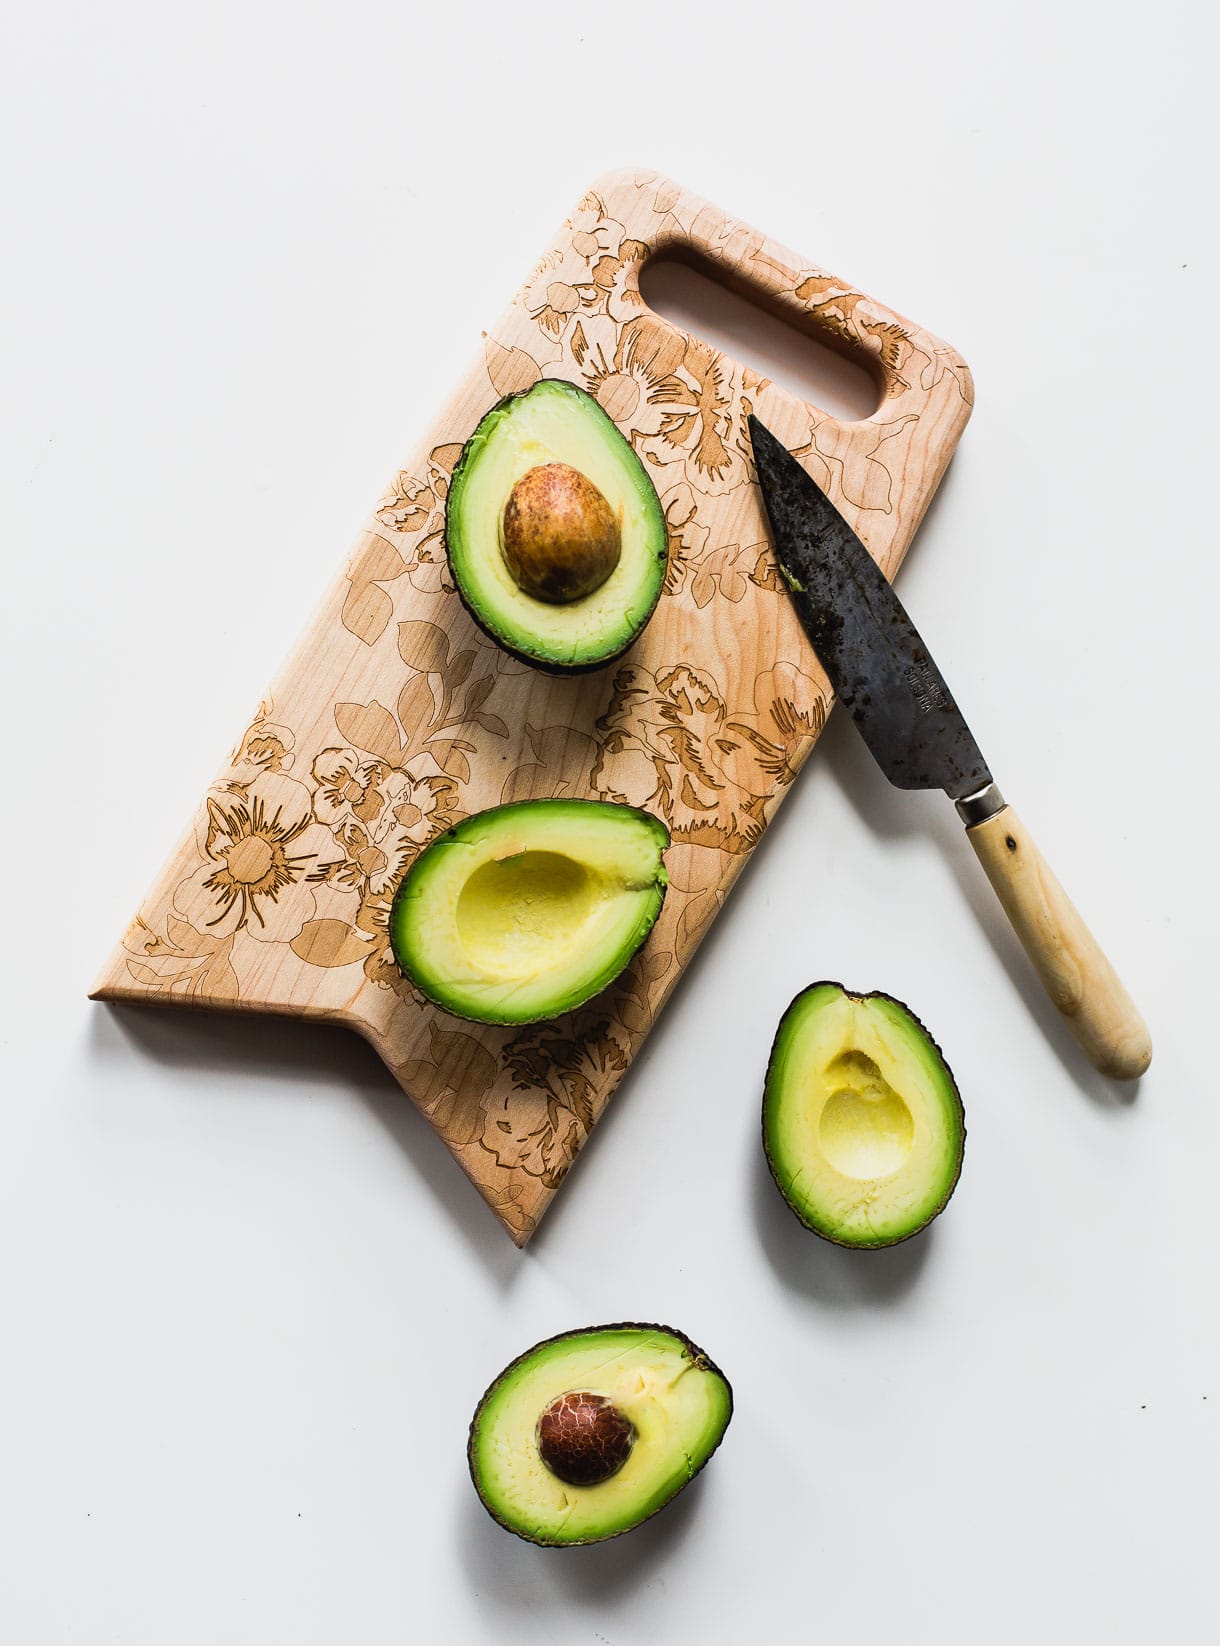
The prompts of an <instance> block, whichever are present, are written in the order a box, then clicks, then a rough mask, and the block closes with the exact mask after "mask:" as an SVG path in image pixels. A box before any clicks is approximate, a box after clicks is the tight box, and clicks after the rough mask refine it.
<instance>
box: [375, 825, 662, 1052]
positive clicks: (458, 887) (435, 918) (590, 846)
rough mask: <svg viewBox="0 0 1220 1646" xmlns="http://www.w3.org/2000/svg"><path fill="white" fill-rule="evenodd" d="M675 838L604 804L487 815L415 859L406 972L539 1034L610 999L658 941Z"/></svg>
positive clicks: (404, 949)
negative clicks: (653, 935)
mask: <svg viewBox="0 0 1220 1646" xmlns="http://www.w3.org/2000/svg"><path fill="white" fill-rule="evenodd" d="M668 845H669V830H668V829H667V828H666V827H665V825H664V823H662V822H661V821H660V819H659V818H656V817H653V816H652V814H651V813H650V812H643V811H638V810H637V809H636V808H635V807H634V806H620V805H616V804H613V803H612V802H610V801H604V800H521V801H517V802H515V803H514V804H512V805H508V806H496V807H493V808H492V809H491V810H490V811H485V812H477V813H476V814H475V815H474V816H473V817H468V818H467V819H466V820H465V822H463V823H459V824H458V825H457V826H456V827H455V828H452V829H450V830H449V832H448V833H447V834H443V835H440V836H438V838H437V839H436V840H434V841H433V842H432V844H431V845H430V846H428V847H426V848H425V849H424V851H422V852H421V853H420V855H419V856H418V857H417V858H416V859H415V861H414V863H413V864H412V865H411V867H410V869H409V870H408V872H407V875H406V877H405V878H404V880H403V881H402V884H401V885H400V886H399V888H398V891H397V893H396V895H395V898H394V903H393V906H392V908H391V910H390V943H391V946H392V947H393V950H394V957H395V959H396V960H397V961H398V964H399V966H400V968H401V969H402V971H403V972H404V973H405V974H406V975H407V977H409V978H410V980H411V981H412V982H413V983H414V984H415V986H416V987H417V988H418V989H420V990H421V991H422V992H423V993H424V994H426V995H427V996H428V998H429V1000H431V1001H433V1002H434V1003H435V1004H436V1005H438V1006H442V1007H444V1009H445V1010H446V1011H447V1012H452V1013H454V1015H455V1016H457V1017H468V1018H473V1019H474V1020H475V1021H476V1022H480V1023H537V1022H541V1021H543V1020H544V1019H547V1018H552V1017H558V1016H559V1015H560V1014H561V1013H562V1012H568V1011H571V1010H572V1009H573V1008H574V1007H576V1006H580V1005H583V1003H584V1002H585V1001H586V1000H590V999H592V997H593V996H594V995H595V994H599V993H600V992H601V991H602V989H604V988H605V987H606V986H607V984H609V983H611V982H613V980H614V979H615V978H616V977H617V976H618V974H619V973H620V972H621V971H622V969H623V967H624V966H625V965H626V964H627V962H628V961H629V960H630V959H631V957H632V955H633V954H634V953H635V951H636V950H637V949H638V948H639V946H640V944H641V943H642V942H643V941H644V939H645V938H646V937H647V936H648V933H649V932H650V931H651V930H652V926H653V923H654V921H655V920H656V918H657V915H658V914H659V913H660V912H661V905H662V903H663V902H664V901H665V889H666V886H667V884H668V882H667V877H666V874H665V866H664V864H663V863H662V861H661V858H662V853H663V852H664V851H665V848H666V847H667V846H668Z"/></svg>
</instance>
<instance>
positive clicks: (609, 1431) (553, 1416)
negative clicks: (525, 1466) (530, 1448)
mask: <svg viewBox="0 0 1220 1646" xmlns="http://www.w3.org/2000/svg"><path fill="white" fill-rule="evenodd" d="M634 1445H635V1427H634V1425H633V1424H632V1423H631V1421H630V1419H628V1418H626V1417H624V1416H623V1414H622V1412H620V1411H619V1409H618V1407H617V1406H615V1405H614V1404H613V1403H612V1402H611V1401H609V1400H607V1399H606V1397H605V1395H595V1394H589V1393H587V1392H585V1391H580V1392H571V1393H568V1394H563V1395H559V1396H558V1397H557V1398H556V1399H555V1400H552V1402H551V1404H550V1405H549V1406H548V1407H547V1408H546V1410H545V1411H544V1412H543V1414H542V1416H541V1417H540V1418H539V1419H538V1454H539V1456H540V1457H541V1458H542V1461H543V1462H544V1463H545V1464H546V1466H547V1468H548V1469H549V1470H550V1471H551V1473H552V1474H553V1475H556V1476H557V1477H558V1478H559V1479H560V1480H562V1481H563V1482H564V1483H565V1484H566V1485H568V1486H599V1485H600V1484H601V1482H602V1481H603V1480H609V1479H610V1477H611V1476H612V1475H616V1474H617V1473H618V1472H619V1470H620V1469H621V1468H622V1467H623V1464H624V1463H626V1461H627V1459H628V1458H629V1457H630V1456H631V1448H632V1447H633V1446H634Z"/></svg>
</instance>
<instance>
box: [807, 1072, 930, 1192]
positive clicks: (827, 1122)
mask: <svg viewBox="0 0 1220 1646" xmlns="http://www.w3.org/2000/svg"><path fill="white" fill-rule="evenodd" d="M823 1078H824V1079H825V1081H826V1083H827V1084H828V1085H829V1086H830V1087H831V1088H832V1090H831V1095H830V1097H829V1099H828V1100H827V1102H826V1105H825V1107H824V1108H823V1109H822V1114H821V1119H820V1121H819V1124H818V1133H819V1137H820V1139H821V1144H822V1153H823V1154H824V1155H825V1156H826V1159H827V1160H828V1161H829V1162H830V1164H831V1165H832V1166H833V1167H834V1169H835V1171H837V1172H842V1174H843V1176H844V1177H854V1178H857V1179H861V1180H863V1179H866V1178H881V1177H891V1176H892V1175H893V1174H894V1173H895V1172H896V1171H898V1170H899V1169H900V1167H901V1166H902V1165H903V1164H904V1162H905V1161H906V1158H907V1156H908V1155H909V1154H910V1152H911V1149H912V1147H913V1146H914V1142H915V1122H914V1119H913V1118H912V1115H911V1111H910V1109H909V1108H908V1107H907V1105H906V1103H905V1102H904V1100H903V1098H902V1096H901V1094H900V1093H899V1092H896V1091H895V1090H894V1088H893V1087H892V1086H891V1085H890V1083H889V1081H888V1080H886V1078H885V1076H884V1075H883V1074H882V1073H881V1070H880V1069H879V1068H878V1067H877V1065H876V1063H874V1062H873V1060H872V1058H871V1057H869V1056H867V1055H866V1054H865V1053H864V1052H861V1051H855V1050H853V1051H847V1052H843V1053H842V1054H841V1055H840V1056H839V1057H837V1058H835V1060H834V1062H833V1063H831V1064H830V1065H829V1066H828V1067H827V1069H826V1072H825V1075H824V1077H823Z"/></svg>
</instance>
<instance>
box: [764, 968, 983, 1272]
mask: <svg viewBox="0 0 1220 1646" xmlns="http://www.w3.org/2000/svg"><path fill="white" fill-rule="evenodd" d="M814 989H839V990H840V991H841V992H842V993H843V994H845V995H849V996H850V997H851V999H852V1000H888V1001H889V1002H890V1004H891V1005H892V1006H900V1007H901V1008H902V1010H903V1011H904V1012H905V1013H906V1014H907V1016H908V1017H909V1018H911V1020H912V1021H913V1022H914V1023H915V1024H916V1025H917V1027H918V1029H919V1032H920V1034H921V1035H923V1037H924V1039H925V1040H926V1041H927V1042H928V1044H929V1045H930V1046H932V1047H933V1048H934V1049H935V1052H936V1055H937V1057H939V1058H940V1060H941V1062H942V1063H943V1064H944V1066H945V1073H946V1074H947V1075H948V1076H949V1081H950V1084H951V1085H952V1087H953V1092H954V1095H955V1097H956V1098H957V1108H958V1113H959V1115H960V1116H961V1124H962V1148H961V1152H960V1153H959V1154H958V1157H957V1170H956V1171H955V1172H954V1174H953V1178H952V1181H951V1182H950V1183H949V1184H948V1185H947V1187H946V1189H945V1192H944V1195H943V1196H942V1198H941V1200H940V1201H939V1203H938V1204H937V1206H936V1207H935V1209H934V1210H933V1211H931V1212H929V1213H928V1215H927V1217H926V1218H925V1219H924V1220H923V1222H922V1223H921V1224H919V1226H918V1227H917V1228H914V1229H908V1230H907V1232H906V1234H902V1235H895V1237H894V1238H893V1240H878V1241H875V1242H873V1243H872V1244H870V1245H867V1246H866V1245H864V1244H863V1243H862V1242H861V1241H858V1240H839V1239H838V1238H837V1237H836V1236H835V1235H832V1234H827V1233H826V1231H825V1230H824V1229H818V1228H815V1226H814V1225H813V1224H812V1223H810V1222H809V1220H808V1218H806V1217H805V1216H804V1215H803V1214H802V1213H801V1211H800V1210H799V1208H798V1207H796V1206H794V1205H793V1204H792V1202H791V1201H790V1200H789V1199H788V1196H787V1195H786V1194H784V1186H783V1183H782V1182H781V1181H780V1175H779V1172H778V1171H777V1169H776V1165H775V1161H774V1160H773V1159H772V1158H771V1150H770V1149H769V1148H768V1147H767V1100H766V1095H765V1093H766V1087H767V1084H768V1083H769V1081H770V1078H771V1066H772V1064H773V1063H774V1061H775V1055H776V1046H777V1043H778V1041H779V1030H778V1029H777V1030H776V1033H775V1039H774V1040H773V1041H772V1042H771V1055H770V1056H769V1057H768V1059H767V1074H766V1079H765V1080H764V1082H763V1092H764V1096H763V1107H762V1140H763V1154H764V1155H765V1156H766V1157H767V1167H768V1169H769V1171H770V1173H771V1176H772V1177H773V1178H774V1179H775V1187H776V1188H777V1189H778V1190H779V1192H780V1194H781V1195H783V1199H784V1204H785V1205H786V1206H787V1207H788V1208H789V1210H790V1211H791V1212H792V1213H793V1215H794V1216H795V1217H796V1218H797V1220H798V1221H799V1222H800V1223H801V1224H802V1225H803V1226H804V1227H805V1228H806V1229H808V1230H809V1231H810V1233H811V1234H815V1235H817V1237H818V1239H819V1240H826V1241H829V1242H830V1244H831V1245H832V1246H841V1247H842V1248H843V1250H844V1251H848V1252H881V1251H887V1250H888V1249H889V1248H890V1247H891V1246H901V1245H902V1243H903V1242H904V1241H906V1240H913V1239H914V1238H915V1236H916V1235H918V1234H922V1233H923V1232H924V1230H925V1229H926V1228H927V1227H928V1225H929V1224H930V1223H932V1222H934V1221H935V1219H936V1218H938V1217H939V1216H940V1214H941V1213H942V1212H943V1211H944V1209H945V1207H946V1206H947V1205H948V1204H949V1201H950V1199H951V1198H952V1195H953V1191H954V1189H956V1188H957V1183H958V1179H959V1178H960V1177H961V1175H962V1160H963V1157H964V1155H965V1149H966V1119H965V1110H964V1108H963V1107H962V1099H961V1093H960V1092H959V1091H958V1086H957V1080H956V1078H955V1076H954V1073H953V1070H952V1069H951V1068H950V1067H949V1064H948V1060H947V1059H946V1057H945V1054H944V1052H943V1051H941V1049H940V1046H939V1044H938V1042H937V1041H936V1039H935V1038H934V1036H933V1035H931V1034H930V1033H929V1032H928V1029H927V1026H926V1025H925V1024H924V1022H923V1020H922V1019H921V1018H919V1017H917V1016H916V1015H915V1013H914V1012H913V1011H912V1010H911V1008H910V1007H909V1006H908V1005H907V1003H906V1001H905V1000H899V999H898V996H897V995H893V994H886V992H885V990H884V989H869V990H868V991H867V992H866V993H864V994H860V993H857V992H856V991H855V990H853V989H849V988H848V987H847V985H846V984H845V983H839V982H837V981H836V980H835V979H834V978H833V977H823V978H819V979H818V981H817V982H816V983H810V984H808V985H807V986H806V987H805V988H803V989H800V990H798V992H797V993H796V994H794V995H793V997H792V999H791V1000H790V1001H789V1002H788V1004H787V1006H785V1007H784V1010H783V1012H782V1013H781V1014H780V1022H781V1023H782V1022H783V1020H784V1018H785V1017H787V1015H788V1013H789V1012H790V1011H791V1010H792V1008H793V1007H794V1006H795V1005H796V1003H797V1001H798V1000H802V999H803V998H804V997H805V995H807V994H812V993H813V991H814Z"/></svg>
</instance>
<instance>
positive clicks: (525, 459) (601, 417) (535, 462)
mask: <svg viewBox="0 0 1220 1646" xmlns="http://www.w3.org/2000/svg"><path fill="white" fill-rule="evenodd" d="M445 545H446V549H447V552H448V555H449V566H450V569H451V571H452V573H453V579H454V582H455V583H456V584H457V588H458V593H459V594H460V595H461V597H462V600H463V601H464V603H465V605H466V606H467V608H468V609H469V611H470V613H471V615H472V616H473V618H474V619H475V621H476V622H477V623H478V624H479V625H480V627H481V628H483V629H484V630H485V631H486V632H487V633H488V634H489V635H491V637H492V639H493V640H496V641H498V642H499V643H500V645H501V646H503V647H505V648H506V649H507V650H508V651H510V652H513V653H514V654H515V655H516V656H518V657H520V658H522V659H523V660H524V661H525V662H527V663H532V664H534V665H535V666H537V667H539V668H544V669H550V670H552V671H554V672H559V673H566V672H568V671H579V670H584V669H593V668H600V667H601V666H602V665H603V664H605V663H608V662H610V661H611V660H612V659H613V658H615V657H618V656H619V655H620V653H622V652H624V651H625V650H626V649H627V647H628V646H629V645H630V644H631V642H632V641H633V640H634V639H635V637H636V636H637V635H638V634H639V632H640V630H641V629H642V628H643V627H644V625H645V624H646V623H647V621H648V619H649V617H651V615H652V612H653V608H654V607H655V606H656V603H657V600H658V599H659V598H660V594H661V588H662V585H663V583H664V581H665V568H666V563H667V560H668V554H669V542H668V536H667V533H666V528H665V514H664V511H663V509H662V508H661V503H660V500H659V498H658V497H657V492H656V487H655V486H654V485H653V483H652V481H651V480H650V479H649V478H648V475H647V473H646V472H645V469H644V465H643V464H642V463H641V461H640V459H639V458H638V457H637V456H636V454H635V452H634V451H633V450H632V448H631V445H630V444H629V442H628V441H627V440H625V439H624V438H623V436H622V435H621V434H620V433H619V430H618V428H617V427H616V426H615V424H614V423H613V422H612V421H611V419H610V418H609V417H607V415H606V413H605V412H604V411H603V410H602V408H601V407H600V406H599V405H598V403H597V401H596V400H594V399H593V397H592V396H591V395H588V394H586V393H585V391H584V390H583V389H579V388H577V387H576V385H575V384H574V383H566V382H564V381H563V380H562V379H559V378H546V379H544V380H543V381H542V382H540V383H535V384H534V386H533V388H530V389H526V390H525V391H524V392H523V393H521V394H514V395H509V396H508V398H507V399H505V400H501V401H500V403H499V405H498V406H495V407H493V408H492V410H491V411H489V412H488V413H487V415H486V416H485V417H484V418H483V420H482V421H481V422H480V424H479V426H478V427H477V428H476V429H475V431H474V433H473V435H471V437H470V439H469V440H468V441H467V442H466V445H465V447H464V448H463V451H462V455H461V458H460V459H459V461H458V464H457V467H456V468H455V469H454V472H453V479H452V482H451V483H450V487H449V493H448V497H447V499H446V504H445Z"/></svg>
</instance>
